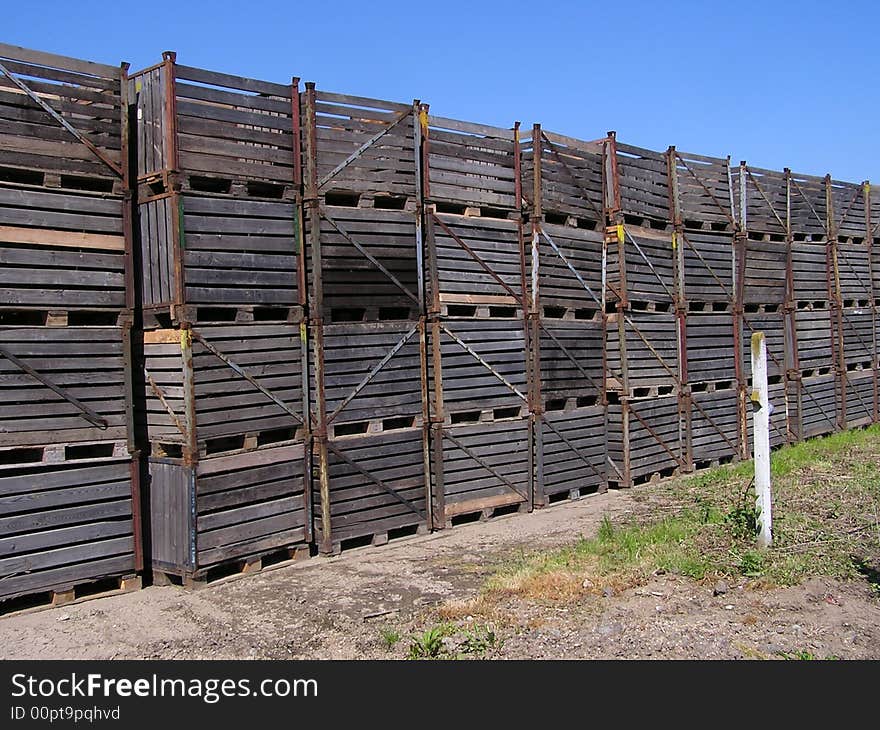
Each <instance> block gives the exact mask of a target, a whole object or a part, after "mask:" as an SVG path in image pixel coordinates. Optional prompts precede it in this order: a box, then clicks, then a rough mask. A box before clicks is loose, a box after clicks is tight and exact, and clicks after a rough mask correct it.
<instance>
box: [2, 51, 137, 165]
mask: <svg viewBox="0 0 880 730" xmlns="http://www.w3.org/2000/svg"><path fill="white" fill-rule="evenodd" d="M0 73H2V74H3V75H4V76H6V77H7V78H8V79H9V80H10V81H11V82H12V83H13V84H15V85H16V86H17V87H18V88H19V89H21V90H22V91H23V92H24V93H25V94H27V96H28V98H29V99H30V100H31V101H33V102H34V103H35V104H36V105H37V106H39V107H40V108H41V109H42V110H43V111H44V112H46V114H48V115H49V116H50V117H52V119H54V120H55V121H56V122H58V123H59V124H60V125H61V126H62V127H64V129H66V130H67V131H68V132H70V134H72V135H73V136H74V137H75V138H76V139H77V140H78V141H79V142H81V143H82V144H84V145H85V146H86V147H88V148H89V151H90V152H91V153H92V154H94V155H95V157H97V158H98V159H99V160H101V162H103V163H104V164H105V165H107V167H109V168H110V169H111V170H112V171H113V172H114V173H116V175H117V176H119V177H120V178H122V177H125V174H124V173H123V171H122V167H121V166H120V165H117V164H116V163H115V162H113V160H111V159H110V158H109V157H107V156H106V155H104V153H103V152H101V150H99V149H98V148H97V147H96V146H95V144H94V143H93V142H92V141H91V140H90V139H89V138H88V137H86V136H85V135H84V134H83V133H82V132H80V131H79V130H78V129H77V128H76V127H74V126H73V125H72V124H71V123H70V122H68V121H67V120H66V119H65V118H64V117H62V116H61V115H60V114H59V113H58V112H56V111H55V110H54V109H53V108H52V107H51V106H49V104H47V103H46V102H45V101H44V100H43V99H41V98H40V97H39V95H38V94H37V93H36V92H35V91H34V90H33V89H31V88H30V87H29V86H28V85H27V84H25V83H24V81H22V80H21V79H19V78H18V77H17V76H15V75H14V74H13V73H12V72H11V71H10V70H9V69H8V68H6V66H4V65H3V64H2V63H0Z"/></svg>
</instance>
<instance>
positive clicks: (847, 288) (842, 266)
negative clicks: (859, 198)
mask: <svg viewBox="0 0 880 730" xmlns="http://www.w3.org/2000/svg"><path fill="white" fill-rule="evenodd" d="M862 222H863V223H864V218H862ZM862 235H864V229H863V230H862ZM869 254H870V249H869V247H868V245H867V244H866V243H865V242H864V239H862V240H860V241H859V242H858V243H853V242H850V241H838V242H837V270H838V276H839V279H840V290H839V296H840V298H841V300H843V302H844V306H847V307H854V306H859V305H864V306H870V304H871V300H872V299H873V298H874V288H873V284H872V282H871V262H870V255H869Z"/></svg>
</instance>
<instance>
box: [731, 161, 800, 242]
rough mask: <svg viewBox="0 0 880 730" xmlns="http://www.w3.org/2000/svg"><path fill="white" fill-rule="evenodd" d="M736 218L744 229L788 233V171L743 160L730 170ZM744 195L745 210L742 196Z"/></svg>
mask: <svg viewBox="0 0 880 730" xmlns="http://www.w3.org/2000/svg"><path fill="white" fill-rule="evenodd" d="M731 173H732V178H733V189H734V196H733V198H734V207H735V209H736V219H737V220H738V221H740V222H741V226H742V228H743V230H748V231H752V232H755V233H764V234H768V235H772V236H777V237H779V240H782V237H784V236H785V234H786V230H787V222H788V212H787V205H788V202H787V201H788V188H789V182H788V178H787V176H786V173H784V172H780V171H777V170H766V169H763V168H759V167H752V166H751V165H746V164H742V165H740V166H737V167H734V168H732V170H731ZM743 197H744V198H745V203H746V204H745V210H743V207H742V205H741V199H742V198H743Z"/></svg>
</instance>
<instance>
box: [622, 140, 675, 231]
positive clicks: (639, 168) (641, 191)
mask: <svg viewBox="0 0 880 730" xmlns="http://www.w3.org/2000/svg"><path fill="white" fill-rule="evenodd" d="M610 154H612V155H614V156H615V160H614V161H615V163H616V166H617V176H616V179H615V180H613V181H612V183H611V184H612V186H613V187H614V188H615V189H616V190H615V192H616V195H617V197H618V205H619V209H620V212H621V213H623V214H624V215H629V216H634V217H637V218H645V219H652V220H655V221H662V222H664V223H665V222H667V221H668V220H669V169H668V161H667V158H666V153H665V152H654V151H653V150H648V149H644V148H642V147H634V146H632V145H627V144H622V143H620V142H617V141H616V139H615V140H614V146H613V151H612V152H611V153H610Z"/></svg>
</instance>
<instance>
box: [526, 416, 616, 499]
mask: <svg viewBox="0 0 880 730" xmlns="http://www.w3.org/2000/svg"><path fill="white" fill-rule="evenodd" d="M538 428H540V430H541V441H540V448H539V449H536V450H537V456H536V458H537V484H536V497H535V499H536V501H539V500H543V502H544V503H545V504H546V503H549V502H553V501H556V499H557V498H560V497H565V496H569V497H582V496H585V495H587V494H591V493H593V492H596V491H603V490H604V489H605V486H606V483H607V480H608V478H609V477H608V475H607V474H606V470H607V469H608V466H607V464H606V452H607V439H606V424H605V408H604V406H602V405H601V404H599V405H594V406H590V407H574V408H566V409H565V410H558V411H545V412H544V414H543V416H542V418H541V420H540V422H539V425H538ZM612 479H613V477H612Z"/></svg>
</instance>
